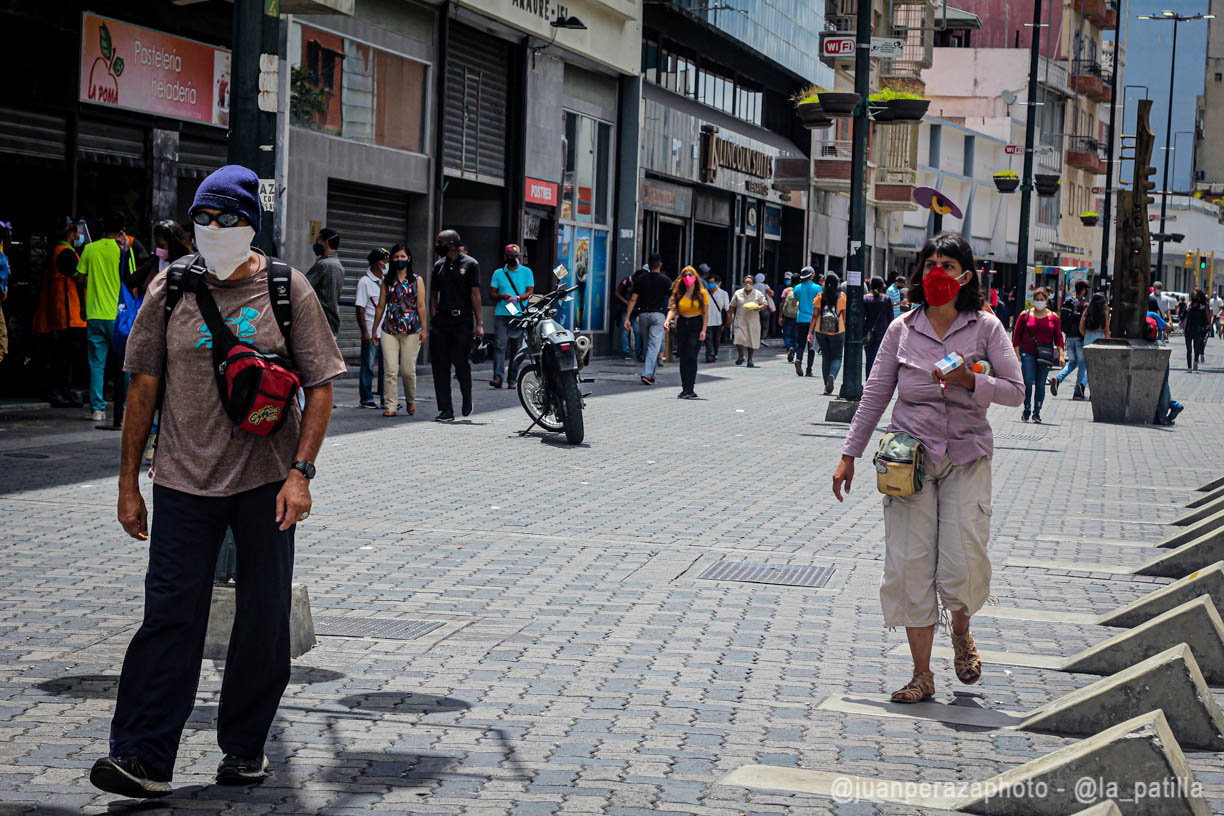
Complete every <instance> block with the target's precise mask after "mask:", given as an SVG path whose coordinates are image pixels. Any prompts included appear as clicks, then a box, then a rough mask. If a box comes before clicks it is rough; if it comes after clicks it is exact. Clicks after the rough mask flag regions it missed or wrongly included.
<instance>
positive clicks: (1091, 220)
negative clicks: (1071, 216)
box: [1080, 211, 1101, 227]
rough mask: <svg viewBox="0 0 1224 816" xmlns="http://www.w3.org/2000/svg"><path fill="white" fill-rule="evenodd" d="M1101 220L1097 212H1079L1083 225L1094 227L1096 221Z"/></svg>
mask: <svg viewBox="0 0 1224 816" xmlns="http://www.w3.org/2000/svg"><path fill="white" fill-rule="evenodd" d="M1100 220H1101V216H1100V214H1099V213H1094V212H1090V211H1084V212H1082V213H1080V223H1081V224H1083V225H1084V226H1085V227H1095V226H1096V225H1097V222H1098V221H1100Z"/></svg>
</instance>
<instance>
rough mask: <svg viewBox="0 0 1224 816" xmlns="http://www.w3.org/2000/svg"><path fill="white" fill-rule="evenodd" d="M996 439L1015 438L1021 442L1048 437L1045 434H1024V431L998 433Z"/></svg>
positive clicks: (1036, 440)
mask: <svg viewBox="0 0 1224 816" xmlns="http://www.w3.org/2000/svg"><path fill="white" fill-rule="evenodd" d="M994 438H995V439H1015V440H1017V441H1019V442H1040V441H1042V440H1043V439H1045V438H1046V435H1045V434H1022V433H997V434H995V435H994Z"/></svg>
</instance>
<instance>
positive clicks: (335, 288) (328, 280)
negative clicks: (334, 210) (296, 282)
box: [306, 227, 344, 337]
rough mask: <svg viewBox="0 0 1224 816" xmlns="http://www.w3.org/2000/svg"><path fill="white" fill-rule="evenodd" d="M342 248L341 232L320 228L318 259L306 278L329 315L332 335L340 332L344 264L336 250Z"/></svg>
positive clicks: (317, 245) (316, 240)
mask: <svg viewBox="0 0 1224 816" xmlns="http://www.w3.org/2000/svg"><path fill="white" fill-rule="evenodd" d="M339 248H340V233H338V232H336V231H335V230H334V229H332V228H331V227H323V229H321V230H319V234H318V236H317V237H316V238H315V242H314V246H313V249H314V253H315V255H317V256H318V260H316V261H315V262H314V265H313V266H311V267H310V269H308V270H307V271H306V280H308V281H310V286H311V288H312V289H314V292H315V294H316V295H317V296H318V298H319V303H321V304H322V305H323V313H324V314H325V315H327V325H328V326H330V327H331V333H332V337H338V336H339V334H340V293H341V292H342V291H343V290H344V265H343V264H341V263H340V256H339V255H337V254H336V250H338V249H339Z"/></svg>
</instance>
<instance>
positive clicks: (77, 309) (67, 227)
mask: <svg viewBox="0 0 1224 816" xmlns="http://www.w3.org/2000/svg"><path fill="white" fill-rule="evenodd" d="M59 239H60V240H59V243H57V244H56V245H55V246H54V247H53V248H52V249H51V253H50V255H49V256H48V258H47V271H46V273H45V274H44V275H43V282H42V287H41V289H40V290H39V293H38V308H37V310H36V311H35V312H34V320H33V325H32V327H31V328H32V329H33V331H34V333H35V334H37V335H50V338H49V339H50V348H51V370H50V376H49V378H48V389H47V390H48V397H49V400H48V401H49V402H50V403H51V407H53V408H66V407H68V406H71V405H76V404H77V400H76V397H74V396H73V394H72V383H73V374H74V368H75V366H76V362H77V360H78V358H79V357H80V356H81V347H82V344H83V343H84V342H85V312H84V310H83V309H82V308H81V294H80V289H79V288H78V286H77V281H76V268H77V263H78V262H79V261H80V258H79V257H78V256H77V253H76V247H77V246H79V244H80V232H79V228H78V226H77V222H76V221H75V220H73V219H71V218H68V219H65V222H64V226H63V227H61V229H60V231H59ZM6 262H7V259H6ZM0 320H3V317H2V316H0Z"/></svg>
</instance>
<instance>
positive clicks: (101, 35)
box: [80, 12, 230, 127]
mask: <svg viewBox="0 0 1224 816" xmlns="http://www.w3.org/2000/svg"><path fill="white" fill-rule="evenodd" d="M81 28H82V32H83V34H82V40H81V87H80V98H81V101H82V102H89V103H92V104H95V105H105V106H107V107H111V108H123V109H125V110H134V111H141V112H143V113H151V114H154V115H156V116H169V117H173V118H175V119H185V120H187V121H189V122H201V123H203V124H206V125H217V126H219V127H228V126H229V98H230V52H229V51H228V50H226V49H224V48H217V47H216V46H212V45H205V44H204V43H201V42H196V41H195V40H188V39H185V38H183V37H175V36H173V35H171V34H164V33H162V32H160V31H154V30H153V29H150V28H142V27H141V26H136V25H132V24H130V23H125V22H122V21H120V20H112V19H110V18H108V17H99V16H98V15H96V14H91V13H88V12H86V13H85V14H84V15H83V20H82V27H81Z"/></svg>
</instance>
